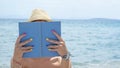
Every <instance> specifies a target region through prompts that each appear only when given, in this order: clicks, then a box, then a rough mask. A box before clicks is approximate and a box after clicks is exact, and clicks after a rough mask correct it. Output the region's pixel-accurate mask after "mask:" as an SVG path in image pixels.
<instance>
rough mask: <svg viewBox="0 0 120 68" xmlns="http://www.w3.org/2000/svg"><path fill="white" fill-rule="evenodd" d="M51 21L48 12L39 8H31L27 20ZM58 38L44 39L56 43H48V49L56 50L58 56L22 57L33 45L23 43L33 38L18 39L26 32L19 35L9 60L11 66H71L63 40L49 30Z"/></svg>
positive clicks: (19, 67)
mask: <svg viewBox="0 0 120 68" xmlns="http://www.w3.org/2000/svg"><path fill="white" fill-rule="evenodd" d="M50 21H52V20H51V19H50V17H49V16H48V14H47V13H46V12H45V11H43V10H41V9H35V10H33V13H32V16H31V17H30V19H29V22H33V23H34V22H50ZM51 32H52V33H53V34H54V35H55V36H56V37H57V38H58V40H52V39H49V38H46V41H48V42H50V43H52V44H56V45H58V46H53V45H50V46H48V50H50V51H56V52H58V54H59V55H60V56H56V57H51V58H23V57H22V56H23V53H26V52H31V51H32V49H33V48H34V47H32V46H28V47H24V45H26V44H28V43H30V42H31V41H32V40H33V39H32V38H30V39H28V40H26V41H24V42H20V40H21V39H22V38H23V37H25V36H27V34H26V33H24V34H22V35H20V36H19V37H18V38H17V40H16V43H15V49H14V54H13V58H12V60H11V68H71V62H70V54H69V52H68V50H67V48H66V44H65V41H64V40H63V39H62V38H61V37H60V35H59V34H57V32H56V31H55V30H52V31H51Z"/></svg>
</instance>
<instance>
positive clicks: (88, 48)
mask: <svg viewBox="0 0 120 68" xmlns="http://www.w3.org/2000/svg"><path fill="white" fill-rule="evenodd" d="M21 21H26V20H22V19H0V68H9V67H10V60H11V57H12V55H13V51H14V43H15V41H16V38H17V36H18V22H21ZM61 22H62V37H63V39H64V40H65V41H66V45H67V48H68V50H69V51H70V53H71V54H72V56H71V62H72V67H73V68H120V20H105V19H102V20H101V19H100V20H96V19H95V20H61Z"/></svg>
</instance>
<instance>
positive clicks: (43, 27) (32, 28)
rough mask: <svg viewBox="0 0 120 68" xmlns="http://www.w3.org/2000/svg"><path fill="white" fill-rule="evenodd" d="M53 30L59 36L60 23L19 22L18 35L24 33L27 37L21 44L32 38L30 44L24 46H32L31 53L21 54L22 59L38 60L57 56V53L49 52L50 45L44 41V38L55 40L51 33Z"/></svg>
mask: <svg viewBox="0 0 120 68" xmlns="http://www.w3.org/2000/svg"><path fill="white" fill-rule="evenodd" d="M51 30H55V31H56V32H57V33H58V34H59V35H60V36H61V23H60V21H56V22H55V21H54V22H32V23H31V22H20V23H19V35H21V34H23V33H26V34H27V35H26V36H25V37H24V38H22V39H21V42H23V41H25V40H28V39H29V38H32V39H33V40H32V42H30V43H28V44H26V45H25V47H26V46H33V50H32V51H31V52H27V53H24V54H23V58H40V57H54V56H59V54H58V53H57V52H53V51H49V50H48V47H47V46H48V45H50V44H51V43H49V42H47V41H46V38H50V39H54V40H57V37H56V36H55V35H54V34H53V33H52V32H51Z"/></svg>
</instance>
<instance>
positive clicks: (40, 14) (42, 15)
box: [28, 9, 52, 22]
mask: <svg viewBox="0 0 120 68" xmlns="http://www.w3.org/2000/svg"><path fill="white" fill-rule="evenodd" d="M35 20H45V21H47V22H50V21H52V20H51V18H50V17H49V16H48V14H47V13H46V12H45V11H44V10H41V9H34V10H33V12H32V15H31V17H30V18H29V20H28V21H29V22H32V21H35Z"/></svg>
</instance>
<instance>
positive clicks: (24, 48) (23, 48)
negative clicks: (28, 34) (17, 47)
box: [21, 46, 33, 50]
mask: <svg viewBox="0 0 120 68" xmlns="http://www.w3.org/2000/svg"><path fill="white" fill-rule="evenodd" d="M32 48H33V47H31V46H29V47H22V48H21V49H22V50H29V49H32Z"/></svg>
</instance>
